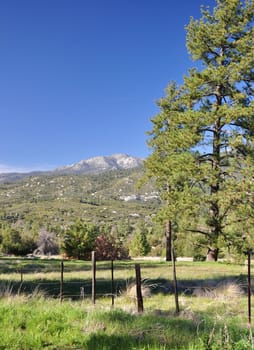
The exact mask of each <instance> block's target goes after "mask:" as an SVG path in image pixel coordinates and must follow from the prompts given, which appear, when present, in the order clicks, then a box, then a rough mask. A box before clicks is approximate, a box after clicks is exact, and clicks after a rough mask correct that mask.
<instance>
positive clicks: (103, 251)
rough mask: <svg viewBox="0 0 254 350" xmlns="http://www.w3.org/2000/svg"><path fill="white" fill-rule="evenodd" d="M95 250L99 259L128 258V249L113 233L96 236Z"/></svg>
mask: <svg viewBox="0 0 254 350" xmlns="http://www.w3.org/2000/svg"><path fill="white" fill-rule="evenodd" d="M95 246H96V248H95V251H96V258H97V260H116V259H128V258H129V255H128V251H127V250H126V249H125V248H124V247H122V245H121V244H118V243H117V242H116V240H115V238H114V236H113V235H110V234H108V235H106V234H104V233H102V234H101V235H99V236H98V237H97V238H96V241H95Z"/></svg>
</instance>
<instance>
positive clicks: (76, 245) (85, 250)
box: [62, 220, 99, 259]
mask: <svg viewBox="0 0 254 350" xmlns="http://www.w3.org/2000/svg"><path fill="white" fill-rule="evenodd" d="M98 234H99V230H98V227H97V226H95V225H93V224H90V223H85V222H83V221H82V220H77V222H76V223H75V224H73V225H71V226H70V227H69V228H68V229H67V230H66V232H65V234H64V236H63V243H62V250H63V251H64V253H65V254H66V255H67V256H68V257H72V258H76V259H84V258H89V257H90V253H91V251H92V250H94V248H95V239H96V237H97V236H98Z"/></svg>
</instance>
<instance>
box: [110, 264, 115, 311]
mask: <svg viewBox="0 0 254 350" xmlns="http://www.w3.org/2000/svg"><path fill="white" fill-rule="evenodd" d="M114 293H115V285H114V260H113V259H112V260H111V297H112V304H111V305H112V307H114V304H115V295H114Z"/></svg>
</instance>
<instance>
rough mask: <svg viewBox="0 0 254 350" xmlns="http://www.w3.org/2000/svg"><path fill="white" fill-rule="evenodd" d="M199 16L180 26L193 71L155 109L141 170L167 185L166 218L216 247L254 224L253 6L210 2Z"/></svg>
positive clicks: (237, 0)
mask: <svg viewBox="0 0 254 350" xmlns="http://www.w3.org/2000/svg"><path fill="white" fill-rule="evenodd" d="M201 14H202V17H201V19H200V20H194V19H191V21H190V24H189V25H188V26H187V27H186V29H187V48H188V50H189V53H190V54H191V56H192V58H193V60H194V61H197V62H198V67H199V68H193V69H191V70H189V74H188V75H187V76H186V77H185V78H184V83H183V86H182V87H181V88H180V89H178V90H177V89H176V86H175V85H174V84H173V85H172V84H171V85H170V87H169V89H168V90H167V96H166V97H165V98H164V99H162V101H161V102H160V104H159V107H160V108H161V113H160V114H159V115H158V116H156V117H155V118H154V119H153V120H152V122H153V123H154V128H153V130H152V132H151V135H152V138H151V140H150V146H151V147H152V149H153V154H152V155H151V156H150V157H149V158H148V160H147V162H146V167H147V171H148V173H149V174H150V175H151V172H152V173H153V174H154V175H155V177H156V178H157V179H160V181H161V180H163V181H164V183H167V184H168V185H169V186H170V191H169V199H168V210H167V215H168V217H170V216H171V217H173V218H174V219H176V220H177V216H179V213H181V214H182V213H185V214H186V213H187V214H189V216H188V221H186V222H185V224H186V227H185V229H188V230H189V231H195V232H198V233H200V234H201V235H203V237H204V238H205V241H206V243H207V245H208V246H210V248H215V247H217V246H218V245H219V243H220V242H221V241H224V242H226V243H227V244H228V245H230V244H235V243H236V240H235V237H236V233H237V234H238V235H239V231H238V232H236V231H235V230H236V227H237V230H239V229H241V228H240V227H239V223H241V222H244V226H242V227H244V230H248V227H249V226H248V225H249V224H251V221H252V218H253V214H252V210H253V200H252V197H253V196H252V194H253V170H254V144H253V141H254V139H253V136H254V132H253V130H254V98H253V97H254V84H253V82H254V45H253V44H254V30H253V20H254V4H253V2H252V1H251V0H250V1H248V0H245V1H244V2H243V1H240V0H217V6H216V7H215V8H214V10H213V13H211V12H210V11H209V9H204V8H202V9H201ZM172 88H173V90H172ZM161 147H163V152H161ZM166 160H167V161H166ZM160 161H161V162H163V164H164V165H161V164H160ZM164 193H166V191H164ZM236 223H238V225H235V224H236ZM243 233H246V232H241V234H243ZM214 258H215V259H216V258H217V256H216V255H215V257H214Z"/></svg>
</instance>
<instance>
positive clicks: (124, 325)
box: [86, 311, 197, 350]
mask: <svg viewBox="0 0 254 350" xmlns="http://www.w3.org/2000/svg"><path fill="white" fill-rule="evenodd" d="M171 316H172V315H171ZM100 321H101V322H102V324H104V325H105V328H104V329H103V330H100V331H97V332H96V330H95V332H94V333H91V334H90V336H89V338H88V340H87V341H86V346H87V348H88V349H104V350H106V349H107V350H118V349H123V350H125V349H126V350H127V349H128V350H129V349H183V348H187V345H189V344H190V343H191V342H194V341H195V338H196V333H197V327H196V325H195V324H194V323H193V322H192V321H190V320H182V319H179V318H172V317H161V316H160V317H158V316H157V315H142V316H137V315H130V314H127V313H124V312H122V311H114V312H109V313H105V314H103V315H102V317H101V318H100ZM107 325H109V328H110V329H114V334H110V332H107Z"/></svg>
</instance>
